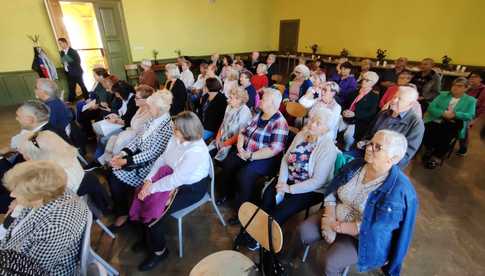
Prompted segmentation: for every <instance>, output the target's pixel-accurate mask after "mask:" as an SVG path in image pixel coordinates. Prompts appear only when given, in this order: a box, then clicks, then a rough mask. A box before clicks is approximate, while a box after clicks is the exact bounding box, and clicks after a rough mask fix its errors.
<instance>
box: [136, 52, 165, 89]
mask: <svg viewBox="0 0 485 276" xmlns="http://www.w3.org/2000/svg"><path fill="white" fill-rule="evenodd" d="M140 67H141V69H143V71H142V72H141V74H140V77H139V80H138V84H139V85H140V84H144V85H148V86H150V87H151V88H153V89H158V88H159V86H160V85H159V81H158V77H157V74H156V73H155V71H153V69H152V62H151V61H150V60H148V59H144V60H142V61H141V63H140Z"/></svg>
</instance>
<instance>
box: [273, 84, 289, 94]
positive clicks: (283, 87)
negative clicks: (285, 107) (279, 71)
mask: <svg viewBox="0 0 485 276" xmlns="http://www.w3.org/2000/svg"><path fill="white" fill-rule="evenodd" d="M273 87H274V88H276V89H278V90H279V91H280V93H281V95H283V94H284V93H285V89H286V87H285V86H284V85H283V84H273Z"/></svg>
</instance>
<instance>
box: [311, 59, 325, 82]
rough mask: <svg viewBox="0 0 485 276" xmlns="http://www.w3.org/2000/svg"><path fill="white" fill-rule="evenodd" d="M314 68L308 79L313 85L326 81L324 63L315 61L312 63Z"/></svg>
mask: <svg viewBox="0 0 485 276" xmlns="http://www.w3.org/2000/svg"><path fill="white" fill-rule="evenodd" d="M313 67H314V70H312V72H311V77H310V81H311V82H312V84H313V85H314V86H315V85H316V86H318V85H322V84H323V83H325V82H326V81H327V75H326V74H325V65H324V64H323V63H321V62H318V65H317V62H315V63H314V64H313Z"/></svg>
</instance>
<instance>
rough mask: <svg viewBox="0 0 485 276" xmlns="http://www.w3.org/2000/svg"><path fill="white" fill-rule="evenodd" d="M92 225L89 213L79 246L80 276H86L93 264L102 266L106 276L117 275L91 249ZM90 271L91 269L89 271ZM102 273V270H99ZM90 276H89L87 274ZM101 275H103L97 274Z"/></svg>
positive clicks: (91, 215) (114, 270)
mask: <svg viewBox="0 0 485 276" xmlns="http://www.w3.org/2000/svg"><path fill="white" fill-rule="evenodd" d="M92 224H93V214H92V213H91V211H89V214H88V222H87V223H86V228H85V229H84V235H83V239H82V244H81V252H80V254H81V262H80V270H81V276H86V275H88V274H87V273H88V269H89V267H90V266H91V265H92V264H93V263H95V264H96V266H102V267H103V268H104V269H105V270H106V272H107V275H110V276H111V275H119V273H118V271H117V270H116V269H115V268H114V267H112V266H111V265H110V264H109V263H108V262H106V261H105V260H103V258H101V257H100V256H99V255H98V254H96V252H94V250H93V249H92V248H91V226H92ZM90 270H91V269H90ZM101 272H102V270H101ZM89 275H91V274H89ZM99 275H103V274H99Z"/></svg>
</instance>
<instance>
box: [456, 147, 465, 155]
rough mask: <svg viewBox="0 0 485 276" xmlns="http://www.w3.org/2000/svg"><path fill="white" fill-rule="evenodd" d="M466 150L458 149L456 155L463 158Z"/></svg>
mask: <svg viewBox="0 0 485 276" xmlns="http://www.w3.org/2000/svg"><path fill="white" fill-rule="evenodd" d="M466 152H467V148H460V149H459V150H458V151H457V152H456V155H458V156H461V157H464V156H466Z"/></svg>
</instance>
